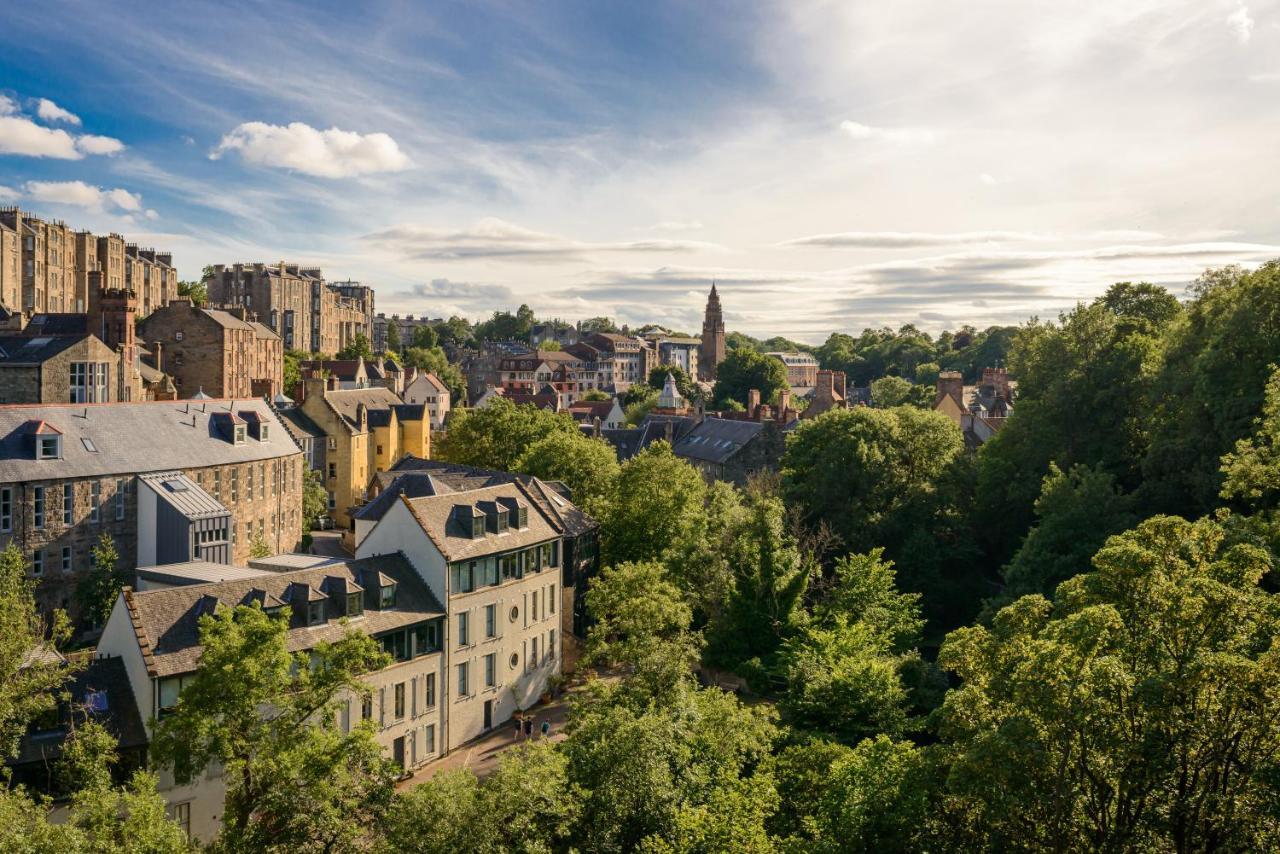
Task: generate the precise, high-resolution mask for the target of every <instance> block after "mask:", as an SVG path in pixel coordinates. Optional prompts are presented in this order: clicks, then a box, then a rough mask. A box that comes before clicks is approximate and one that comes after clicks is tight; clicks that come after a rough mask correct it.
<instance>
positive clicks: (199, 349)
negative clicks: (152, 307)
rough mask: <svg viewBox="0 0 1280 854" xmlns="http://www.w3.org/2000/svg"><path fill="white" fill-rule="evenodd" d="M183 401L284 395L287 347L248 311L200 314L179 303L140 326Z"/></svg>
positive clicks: (202, 311)
mask: <svg viewBox="0 0 1280 854" xmlns="http://www.w3.org/2000/svg"><path fill="white" fill-rule="evenodd" d="M137 334H138V336H139V337H140V338H141V340H142V342H143V343H144V344H146V343H150V344H151V349H152V351H153V355H155V357H156V359H157V360H158V361H159V364H157V365H156V367H157V368H158V369H159V370H162V371H164V372H165V373H167V374H169V375H170V376H171V377H172V378H173V384H174V387H175V388H176V389H177V392H178V396H179V397H182V398H188V397H192V396H194V395H196V394H197V393H199V392H201V391H203V392H204V393H205V394H207V395H209V396H211V397H268V398H272V397H275V396H276V395H277V394H279V393H280V392H281V391H283V385H284V342H283V341H281V339H280V336H278V335H276V334H275V333H274V332H272V331H271V330H270V329H268V328H267V327H266V326H264V325H263V324H261V323H258V322H257V321H256V320H255V319H254V317H253V316H252V315H250V314H249V313H248V312H247V311H246V310H245V309H244V308H234V309H227V310H223V309H216V308H197V307H195V306H194V305H192V303H191V300H190V299H186V298H182V299H174V300H173V301H172V302H170V303H169V304H168V305H167V306H165V307H164V308H161V309H159V310H157V311H154V312H152V313H151V314H150V315H148V316H147V317H145V318H143V319H142V320H140V321H139V322H138V324H137Z"/></svg>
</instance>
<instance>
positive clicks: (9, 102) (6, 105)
mask: <svg viewBox="0 0 1280 854" xmlns="http://www.w3.org/2000/svg"><path fill="white" fill-rule="evenodd" d="M16 112H18V105H17V104H15V103H14V102H13V99H12V98H10V97H8V96H6V95H0V116H7V115H9V114H11V113H16Z"/></svg>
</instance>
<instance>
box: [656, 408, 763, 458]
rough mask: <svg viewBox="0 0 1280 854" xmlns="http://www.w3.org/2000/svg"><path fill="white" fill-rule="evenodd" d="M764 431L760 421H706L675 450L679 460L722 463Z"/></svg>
mask: <svg viewBox="0 0 1280 854" xmlns="http://www.w3.org/2000/svg"><path fill="white" fill-rule="evenodd" d="M763 430H764V425H763V424H761V423H760V422H758V421H737V420H731V419H728V418H707V419H705V420H703V422H702V423H701V424H699V425H697V426H695V427H694V428H693V429H692V430H690V431H689V432H688V433H686V434H685V435H684V436H683V437H682V438H680V439H677V440H676V442H675V445H674V446H673V450H674V451H675V453H676V456H678V457H688V458H690V459H695V460H703V461H706V462H711V463H723V462H726V461H727V460H729V459H730V458H731V457H733V455H734V454H736V453H738V452H739V451H741V450H742V449H743V448H745V447H746V446H747V444H748V443H750V442H751V441H752V440H753V439H755V438H756V437H757V436H759V435H760V433H761V431H763Z"/></svg>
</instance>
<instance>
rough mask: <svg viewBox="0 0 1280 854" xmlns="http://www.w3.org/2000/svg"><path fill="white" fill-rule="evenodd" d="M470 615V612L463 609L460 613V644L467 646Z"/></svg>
mask: <svg viewBox="0 0 1280 854" xmlns="http://www.w3.org/2000/svg"><path fill="white" fill-rule="evenodd" d="M470 616H471V615H470V614H468V613H467V612H466V611H463V612H462V613H461V614H459V615H458V646H467V644H468V638H467V634H468V632H467V629H468V626H467V622H468V620H467V618H468V617H470Z"/></svg>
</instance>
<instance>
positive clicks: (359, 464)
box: [300, 377, 431, 529]
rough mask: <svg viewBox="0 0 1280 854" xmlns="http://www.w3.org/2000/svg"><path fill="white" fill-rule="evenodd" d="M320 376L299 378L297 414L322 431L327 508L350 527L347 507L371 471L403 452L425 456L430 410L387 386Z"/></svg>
mask: <svg viewBox="0 0 1280 854" xmlns="http://www.w3.org/2000/svg"><path fill="white" fill-rule="evenodd" d="M332 385H334V383H333V382H332V381H330V380H329V379H326V378H322V377H316V378H314V379H308V380H305V381H304V394H303V398H302V403H301V404H300V406H301V409H302V412H303V414H305V415H306V416H307V417H308V418H310V419H311V420H312V421H313V422H314V423H315V424H316V426H317V427H319V428H320V429H321V430H322V431H323V432H324V434H325V439H324V443H325V446H324V464H323V467H322V468H321V474H322V479H323V480H324V485H325V489H326V490H327V491H328V493H329V512H330V515H331V516H332V517H333V519H334V522H335V523H336V524H337V526H338V527H340V528H343V529H350V527H351V510H352V508H354V507H358V506H359V505H361V504H363V503H364V500H365V497H366V494H367V492H368V489H369V485H370V484H371V483H372V482H373V478H374V475H376V474H377V473H378V472H380V471H386V470H387V469H389V468H391V467H392V466H394V465H395V464H396V463H397V462H399V461H400V460H401V459H402V458H403V457H405V456H408V455H412V456H415V457H420V458H422V459H430V457H431V424H430V420H429V419H430V416H429V415H428V414H427V412H426V408H425V407H424V406H423V405H422V404H416V405H415V404H407V403H401V402H400V398H399V397H397V396H396V395H395V393H394V392H392V391H391V390H390V389H388V388H382V387H378V388H352V389H337V388H330V387H329V386H332Z"/></svg>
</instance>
